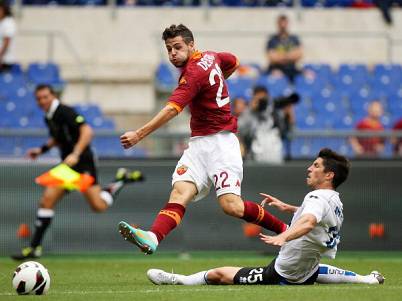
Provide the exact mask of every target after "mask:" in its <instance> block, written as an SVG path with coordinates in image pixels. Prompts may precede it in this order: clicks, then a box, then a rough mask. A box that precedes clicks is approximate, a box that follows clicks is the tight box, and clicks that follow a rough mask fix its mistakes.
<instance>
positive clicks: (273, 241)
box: [260, 213, 317, 246]
mask: <svg viewBox="0 0 402 301" xmlns="http://www.w3.org/2000/svg"><path fill="white" fill-rule="evenodd" d="M316 225H317V218H316V217H315V215H314V214H311V213H306V214H303V215H302V216H301V217H300V218H299V219H298V220H297V221H296V222H295V223H293V224H292V225H291V226H290V228H288V229H287V230H286V231H285V232H282V233H281V234H279V235H277V236H269V235H264V234H260V237H261V240H262V241H263V242H265V243H266V244H269V245H273V246H283V245H284V244H285V243H286V242H288V241H291V240H294V239H297V238H299V237H301V236H303V235H306V234H307V233H309V232H310V231H311V230H313V229H314V227H315V226H316Z"/></svg>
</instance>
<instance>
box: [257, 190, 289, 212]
mask: <svg viewBox="0 0 402 301" xmlns="http://www.w3.org/2000/svg"><path fill="white" fill-rule="evenodd" d="M260 195H261V196H262V197H264V199H263V200H262V202H261V206H262V207H264V206H265V204H268V206H272V207H275V208H277V209H278V210H279V211H287V210H288V209H289V208H288V204H286V203H284V202H282V201H281V200H279V199H277V198H275V197H273V196H272V195H269V194H266V193H262V192H260Z"/></svg>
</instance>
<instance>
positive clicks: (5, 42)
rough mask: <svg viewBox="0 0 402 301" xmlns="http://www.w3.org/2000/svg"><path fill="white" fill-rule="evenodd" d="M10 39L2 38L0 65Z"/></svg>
mask: <svg viewBox="0 0 402 301" xmlns="http://www.w3.org/2000/svg"><path fill="white" fill-rule="evenodd" d="M10 42H11V38H9V37H5V38H3V43H2V44H3V46H2V47H1V48H0V63H1V62H2V61H3V57H4V55H5V54H6V52H7V50H8V48H9V46H10Z"/></svg>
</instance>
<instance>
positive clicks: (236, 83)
mask: <svg viewBox="0 0 402 301" xmlns="http://www.w3.org/2000/svg"><path fill="white" fill-rule="evenodd" d="M226 82H227V84H228V89H229V95H230V98H231V99H232V100H233V99H235V98H237V97H242V98H244V99H246V100H250V99H251V98H252V93H253V91H252V89H253V87H254V80H253V79H252V78H250V77H245V76H237V77H233V78H229V79H228V80H227V81H226Z"/></svg>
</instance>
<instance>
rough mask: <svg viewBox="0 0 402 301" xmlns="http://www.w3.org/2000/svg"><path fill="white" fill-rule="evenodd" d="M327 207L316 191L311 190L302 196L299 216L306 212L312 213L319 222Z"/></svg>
mask: <svg viewBox="0 0 402 301" xmlns="http://www.w3.org/2000/svg"><path fill="white" fill-rule="evenodd" d="M328 209H329V208H328V204H327V202H326V201H325V200H323V199H322V198H321V196H320V195H319V194H317V192H314V191H312V192H310V193H308V194H307V195H306V197H305V198H304V201H303V205H302V212H301V214H300V216H301V215H303V214H307V213H309V214H312V215H314V216H315V218H316V219H317V223H319V222H320V221H321V220H322V219H323V217H324V216H325V215H326V214H327V211H328Z"/></svg>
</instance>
